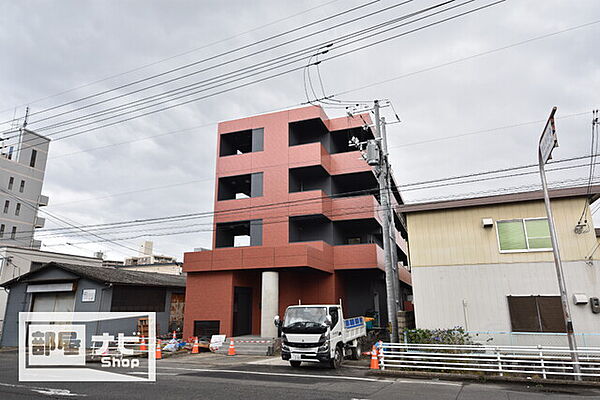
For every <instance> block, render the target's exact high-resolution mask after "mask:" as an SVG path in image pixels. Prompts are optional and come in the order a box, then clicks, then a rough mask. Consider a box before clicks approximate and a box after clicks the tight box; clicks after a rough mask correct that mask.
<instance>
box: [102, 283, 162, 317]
mask: <svg viewBox="0 0 600 400" xmlns="http://www.w3.org/2000/svg"><path fill="white" fill-rule="evenodd" d="M166 295H167V291H166V289H164V288H154V287H135V286H113V290H112V302H111V305H110V311H143V312H164V311H165V302H166Z"/></svg>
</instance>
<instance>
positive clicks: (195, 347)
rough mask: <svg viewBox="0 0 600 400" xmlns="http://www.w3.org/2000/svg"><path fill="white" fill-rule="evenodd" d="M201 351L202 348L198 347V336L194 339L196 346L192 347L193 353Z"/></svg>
mask: <svg viewBox="0 0 600 400" xmlns="http://www.w3.org/2000/svg"><path fill="white" fill-rule="evenodd" d="M199 352H200V348H199V347H198V338H196V339H195V340H194V346H193V347H192V354H198V353H199Z"/></svg>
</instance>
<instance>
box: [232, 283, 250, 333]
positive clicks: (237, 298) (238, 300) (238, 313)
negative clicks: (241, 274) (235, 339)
mask: <svg viewBox="0 0 600 400" xmlns="http://www.w3.org/2000/svg"><path fill="white" fill-rule="evenodd" d="M250 334H252V288H249V287H239V286H236V287H235V288H234V289H233V336H242V335H250Z"/></svg>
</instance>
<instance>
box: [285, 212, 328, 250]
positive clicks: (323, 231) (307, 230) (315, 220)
mask: <svg viewBox="0 0 600 400" xmlns="http://www.w3.org/2000/svg"><path fill="white" fill-rule="evenodd" d="M289 234H290V243H294V242H313V241H323V242H326V243H329V244H332V242H333V226H332V224H331V221H330V220H329V218H327V217H325V216H324V215H302V216H299V217H290V220H289Z"/></svg>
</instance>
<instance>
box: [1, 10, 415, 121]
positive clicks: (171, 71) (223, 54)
mask: <svg viewBox="0 0 600 400" xmlns="http://www.w3.org/2000/svg"><path fill="white" fill-rule="evenodd" d="M378 1H379V0H374V1H370V2H368V3H365V4H361V5H358V6H356V7H352V8H350V9H347V10H344V11H341V12H339V13H336V14H334V15H331V16H328V17H325V18H321V19H319V20H317V21H313V22H310V23H308V24H304V25H301V26H299V27H296V28H292V29H289V30H287V31H284V32H281V33H278V34H275V35H272V36H269V37H267V38H264V39H260V40H258V41H255V42H252V43H249V44H246V45H243V46H239V47H237V48H234V49H232V50H227V51H225V52H221V53H218V54H216V55H213V56H210V57H206V58H203V59H200V60H197V61H194V62H191V63H187V64H184V65H181V66H178V67H175V68H171V69H168V70H166V71H163V72H161V73H158V74H154V75H151V76H148V77H145V78H142V79H138V80H135V81H133V82H129V83H126V84H123V85H119V86H117V87H114V88H111V89H107V90H103V91H100V92H98V93H95V94H91V95H88V96H84V97H81V98H79V99H75V100H72V101H69V102H65V103H62V104H59V105H56V106H52V107H48V108H45V109H42V110H40V111H36V112H34V113H31V115H39V114H43V113H47V112H49V111H53V110H55V109H58V108H62V107H65V106H68V105H71V104H75V103H79V102H81V101H84V100H89V99H91V98H94V97H98V96H101V95H104V94H107V93H111V92H114V91H117V90H120V89H124V88H126V87H130V86H133V85H137V84H139V83H143V82H147V81H150V80H152V79H156V78H160V77H162V76H165V75H168V74H172V73H174V72H178V71H181V70H183V69H186V68H190V67H193V66H196V65H199V64H202V63H205V62H208V61H212V60H215V59H217V58H220V57H223V56H227V55H230V54H232V53H237V52H240V51H242V50H245V49H248V48H251V47H254V46H257V45H259V44H262V43H265V42H268V41H271V40H274V39H277V38H280V37H283V36H286V35H289V34H290V33H294V32H297V31H300V30H302V29H306V28H308V27H311V26H314V25H318V24H320V23H322V22H326V21H329V20H331V19H334V18H337V17H339V16H342V15H344V14H348V13H352V12H354V11H357V10H359V9H361V8H364V7H367V6H370V5H372V4H375V3H377V2H378ZM408 1H412V0H408ZM401 4H404V3H401ZM401 4H398V5H394V7H396V6H399V5H401ZM388 8H389V7H388ZM363 18H364V17H363ZM328 29H332V28H328ZM311 35H312V34H311ZM309 36H310V35H306V36H305V37H309ZM294 41H297V40H292V41H288V42H285V43H283V44H279V45H277V47H281V46H284V45H286V44H289V43H293V42H294ZM277 47H271V48H268V49H266V50H261V51H260V52H264V51H269V50H273V49H275V48H277ZM260 52H257V53H252V55H254V54H260ZM167 82H169V81H167ZM7 122H10V120H8V121H4V122H2V123H7Z"/></svg>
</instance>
